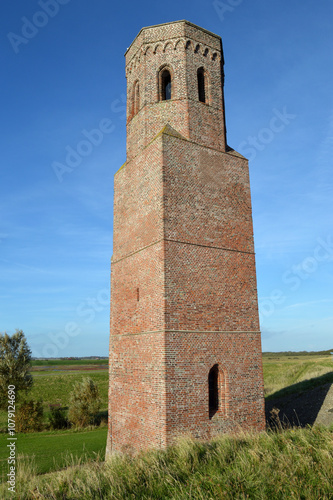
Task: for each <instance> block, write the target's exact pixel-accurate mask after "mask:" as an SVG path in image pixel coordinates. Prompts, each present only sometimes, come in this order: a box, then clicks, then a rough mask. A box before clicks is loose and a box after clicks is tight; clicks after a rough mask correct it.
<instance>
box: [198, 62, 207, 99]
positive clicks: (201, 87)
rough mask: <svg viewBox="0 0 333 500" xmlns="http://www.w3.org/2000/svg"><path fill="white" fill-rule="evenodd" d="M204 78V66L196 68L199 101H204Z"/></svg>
mask: <svg viewBox="0 0 333 500" xmlns="http://www.w3.org/2000/svg"><path fill="white" fill-rule="evenodd" d="M205 80H206V78H205V70H204V68H199V69H198V94H199V101H200V102H206V81H205Z"/></svg>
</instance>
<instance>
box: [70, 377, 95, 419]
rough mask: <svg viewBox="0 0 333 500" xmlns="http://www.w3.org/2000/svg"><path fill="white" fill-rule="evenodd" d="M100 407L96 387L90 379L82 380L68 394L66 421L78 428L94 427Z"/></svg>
mask: <svg viewBox="0 0 333 500" xmlns="http://www.w3.org/2000/svg"><path fill="white" fill-rule="evenodd" d="M100 406H101V400H100V397H99V391H98V387H97V385H96V384H95V383H94V381H93V380H92V379H91V378H89V377H86V378H83V379H82V381H81V382H76V383H75V385H74V390H73V391H72V392H71V394H70V397H69V411H68V420H69V421H70V422H71V423H73V424H74V425H76V426H78V427H87V426H88V425H94V424H96V418H97V414H98V412H99V409H100Z"/></svg>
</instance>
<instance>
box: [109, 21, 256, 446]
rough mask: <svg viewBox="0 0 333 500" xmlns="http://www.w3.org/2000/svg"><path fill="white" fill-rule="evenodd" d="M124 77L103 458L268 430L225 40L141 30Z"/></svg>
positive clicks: (187, 31)
mask: <svg viewBox="0 0 333 500" xmlns="http://www.w3.org/2000/svg"><path fill="white" fill-rule="evenodd" d="M202 67H203V68H204V75H205V102H200V100H199V98H198V74H197V71H198V69H199V68H202ZM163 68H167V69H168V71H169V73H170V75H171V98H170V99H166V100H161V99H163V97H161V96H163V91H161V71H163ZM126 75H127V81H128V107H127V108H128V114H127V116H128V119H127V162H126V163H125V165H123V167H122V168H121V169H120V170H119V171H118V172H117V174H116V176H115V194H114V251H113V257H112V266H111V268H112V270H111V332H110V387H109V421H110V428H109V435H108V444H107V453H114V452H121V451H126V450H133V451H138V450H140V449H145V448H149V447H165V446H167V445H169V444H171V443H172V442H173V440H174V439H175V437H177V436H179V435H181V434H191V435H192V436H194V437H196V438H200V439H209V438H210V437H212V436H214V435H216V434H217V433H219V432H237V431H238V430H239V429H243V430H247V429H252V430H263V429H264V426H265V424H264V403H263V401H264V400H263V376H262V362H261V340H260V331H259V319H258V306H257V290H256V274H255V256H254V246H253V233H252V210H251V197H250V185H249V173H248V163H247V160H246V159H245V158H243V157H242V156H241V155H239V154H238V153H237V152H235V151H233V150H231V149H230V148H228V147H227V146H226V139H225V123H224V99H223V53H222V44H221V39H220V38H219V37H218V36H216V35H214V34H212V33H209V32H207V31H205V30H203V29H201V28H199V27H197V26H194V25H192V24H191V23H188V22H186V21H180V22H175V23H168V24H165V25H159V26H153V27H150V28H144V29H143V30H141V32H140V33H139V35H138V36H137V37H136V39H135V40H134V42H133V44H132V45H131V47H130V48H129V49H128V51H127V53H126ZM161 92H162V93H161ZM213 368H214V370H215V371H214V370H213V375H212V369H213ZM214 374H217V375H214ZM214 377H216V380H215V379H214V380H215V381H214V380H213V378H214Z"/></svg>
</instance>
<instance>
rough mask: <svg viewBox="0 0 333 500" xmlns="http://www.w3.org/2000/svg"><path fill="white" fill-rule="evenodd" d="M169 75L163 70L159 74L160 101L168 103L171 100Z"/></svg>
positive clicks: (167, 71) (168, 72)
mask: <svg viewBox="0 0 333 500" xmlns="http://www.w3.org/2000/svg"><path fill="white" fill-rule="evenodd" d="M171 90H172V85H171V75H170V71H169V70H167V69H165V70H163V71H162V74H161V100H162V101H168V100H169V99H171Z"/></svg>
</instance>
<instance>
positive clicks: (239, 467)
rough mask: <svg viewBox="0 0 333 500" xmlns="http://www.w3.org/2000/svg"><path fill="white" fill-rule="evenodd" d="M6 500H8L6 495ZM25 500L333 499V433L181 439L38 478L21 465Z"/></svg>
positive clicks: (20, 489) (28, 465)
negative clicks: (206, 440) (133, 454)
mask: <svg viewBox="0 0 333 500" xmlns="http://www.w3.org/2000/svg"><path fill="white" fill-rule="evenodd" d="M1 494H2V497H1V498H7V494H6V492H5V490H4V489H3V490H2V491H0V495H1ZM8 497H10V498H17V499H20V500H28V499H29V500H30V499H38V500H40V499H50V500H51V499H52V500H60V499H61V500H64V499H68V500H70V499H71V500H85V499H87V500H88V499H89V500H91V499H119V500H120V499H124V500H125V499H126V500H129V499H147V500H148V499H156V500H157V499H158V500H162V499H177V500H182V499H184V500H185V499H204V500H210V499H212V500H216V499H245V498H249V499H269V500H274V499H291V498H292V499H305V500H310V499H313V500H318V499H322V500H324V499H327V500H328V499H332V498H333V429H331V430H329V429H325V428H322V427H318V428H313V429H311V428H307V429H288V430H284V431H277V432H266V433H262V434H256V435H249V434H247V435H245V434H244V435H242V436H238V437H230V436H221V437H220V438H218V439H216V440H214V441H212V442H210V443H199V442H195V441H192V440H189V439H182V440H180V441H179V442H178V444H177V445H175V446H173V447H170V448H169V449H168V450H166V451H159V452H158V451H153V452H148V453H144V454H141V455H139V456H136V457H130V456H115V457H113V459H111V460H110V461H108V462H106V463H99V462H98V461H96V462H91V463H90V464H85V465H80V463H79V462H77V461H74V462H73V463H72V464H69V467H68V468H67V469H65V470H62V471H59V472H55V473H50V474H46V475H44V476H36V475H35V473H34V469H33V464H32V463H31V462H27V461H25V460H24V459H21V460H20V464H19V474H18V477H17V493H16V496H13V495H10V496H8Z"/></svg>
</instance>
